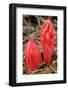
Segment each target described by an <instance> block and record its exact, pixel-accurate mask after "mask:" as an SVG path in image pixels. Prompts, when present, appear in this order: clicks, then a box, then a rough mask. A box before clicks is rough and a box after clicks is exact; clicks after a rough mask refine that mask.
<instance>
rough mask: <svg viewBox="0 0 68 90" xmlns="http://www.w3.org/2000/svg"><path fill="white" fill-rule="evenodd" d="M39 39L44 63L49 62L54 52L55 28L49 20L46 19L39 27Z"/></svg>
mask: <svg viewBox="0 0 68 90" xmlns="http://www.w3.org/2000/svg"><path fill="white" fill-rule="evenodd" d="M40 41H41V43H42V46H43V55H44V62H45V64H47V65H48V64H50V63H51V61H52V56H53V52H54V45H55V30H54V27H53V24H52V22H51V21H50V20H46V21H45V22H44V24H43V25H42V27H41V37H40Z"/></svg>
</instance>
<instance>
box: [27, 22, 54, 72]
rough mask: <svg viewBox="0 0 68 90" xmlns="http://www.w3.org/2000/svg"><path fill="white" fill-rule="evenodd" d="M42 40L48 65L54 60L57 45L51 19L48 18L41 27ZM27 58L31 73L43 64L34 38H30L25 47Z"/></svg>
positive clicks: (45, 60)
mask: <svg viewBox="0 0 68 90" xmlns="http://www.w3.org/2000/svg"><path fill="white" fill-rule="evenodd" d="M40 41H41V44H42V47H43V56H44V62H45V64H46V65H48V64H50V63H51V61H52V56H53V52H54V45H55V32H54V27H53V24H52V22H51V21H50V20H46V21H45V22H44V23H43V25H42V27H41V36H40ZM25 59H26V64H27V68H28V71H29V72H30V73H31V72H32V71H34V70H36V69H38V68H39V67H40V65H41V64H42V57H41V53H40V49H39V47H38V45H37V43H36V42H35V41H34V40H33V39H32V38H30V39H29V40H28V42H27V45H26V47H25Z"/></svg>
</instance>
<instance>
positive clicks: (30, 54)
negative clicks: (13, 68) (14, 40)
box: [25, 38, 42, 73]
mask: <svg viewBox="0 0 68 90" xmlns="http://www.w3.org/2000/svg"><path fill="white" fill-rule="evenodd" d="M25 60H26V64H27V69H28V72H29V73H31V72H32V71H34V70H36V69H38V68H39V67H40V65H41V64H42V58H41V53H40V49H39V47H38V45H37V43H36V42H35V41H34V40H33V39H32V38H30V39H29V40H28V42H27V44H26V47H25Z"/></svg>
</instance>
